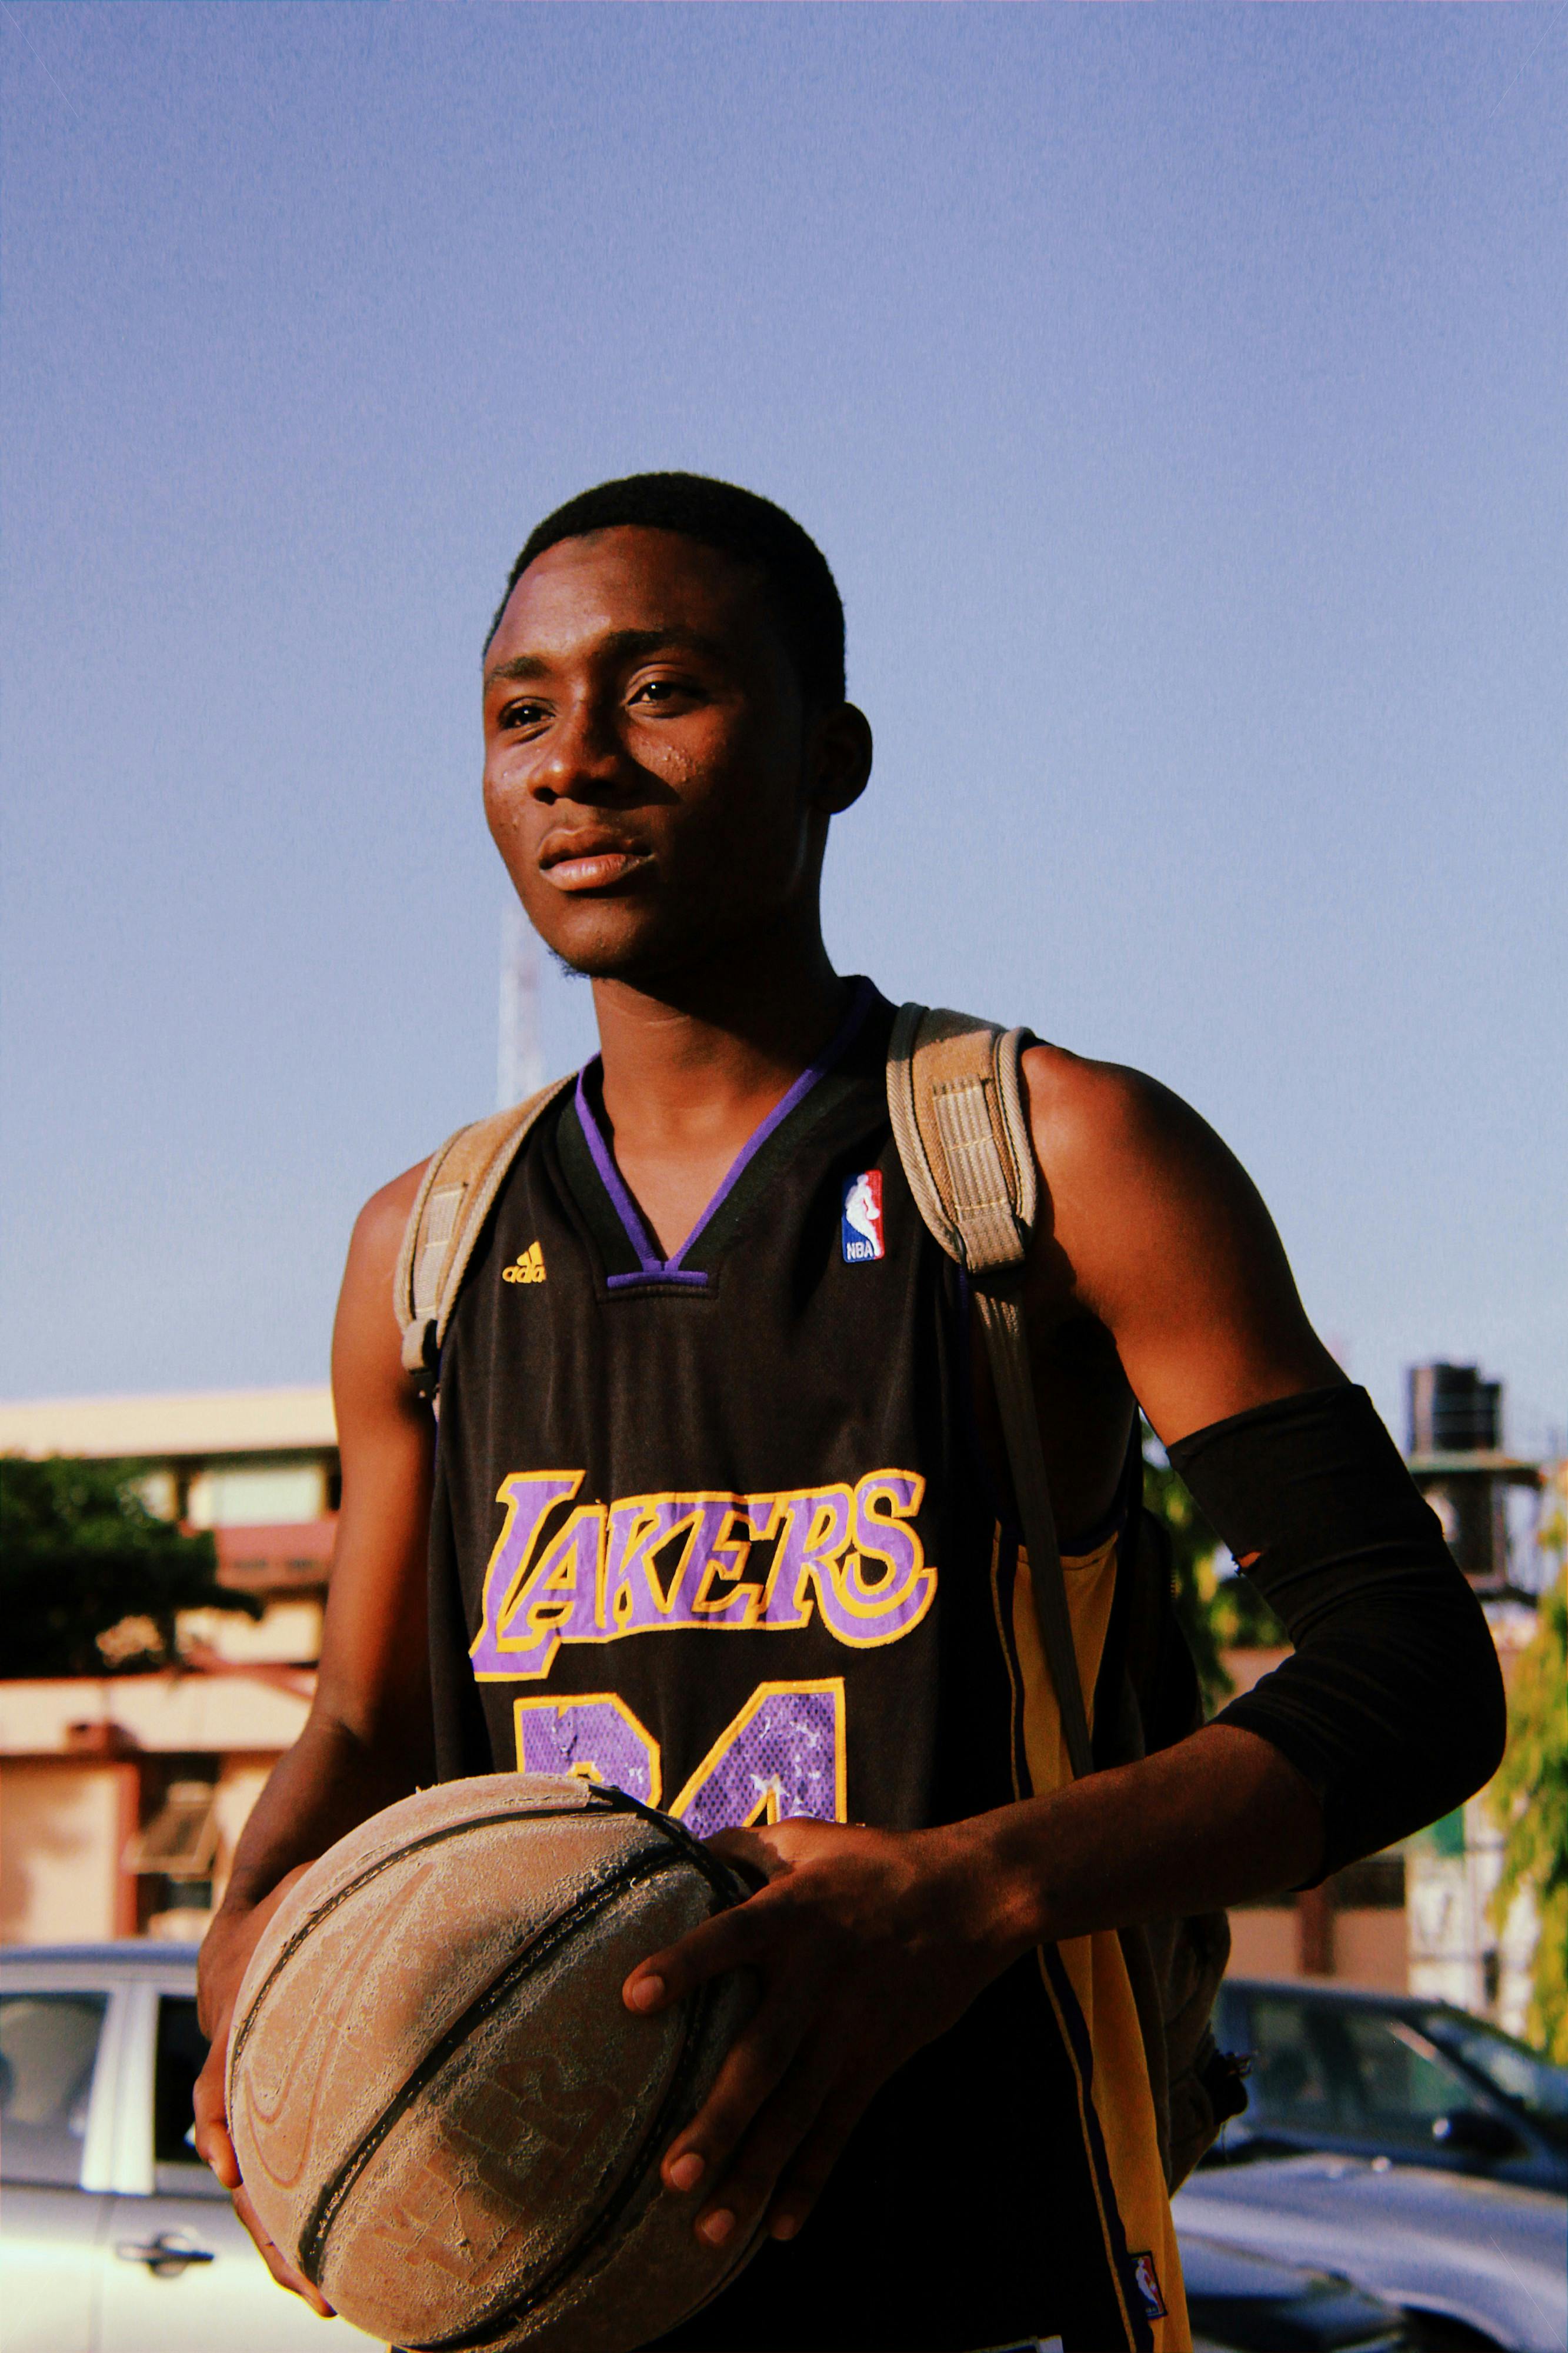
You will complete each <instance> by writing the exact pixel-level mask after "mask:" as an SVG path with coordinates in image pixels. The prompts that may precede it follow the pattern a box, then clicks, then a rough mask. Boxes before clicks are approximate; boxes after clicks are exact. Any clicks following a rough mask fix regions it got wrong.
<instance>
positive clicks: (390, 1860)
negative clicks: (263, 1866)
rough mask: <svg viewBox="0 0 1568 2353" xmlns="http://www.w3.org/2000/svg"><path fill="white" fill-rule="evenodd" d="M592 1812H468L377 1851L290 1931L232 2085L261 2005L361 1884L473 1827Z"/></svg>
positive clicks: (247, 2024) (233, 2062) (258, 1998)
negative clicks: (308, 1940)
mask: <svg viewBox="0 0 1568 2353" xmlns="http://www.w3.org/2000/svg"><path fill="white" fill-rule="evenodd" d="M588 1810H589V1809H588V1808H587V1807H586V1806H584V1807H581V1808H578V1809H575V1810H573V1809H568V1808H566V1807H564V1806H531V1807H526V1808H520V1807H516V1806H509V1807H506V1808H504V1809H503V1810H501V1811H500V1812H499V1813H494V1814H467V1815H465V1816H464V1818H463V1819H462V1820H461V1821H457V1822H444V1823H443V1824H442V1825H441V1827H440V1829H439V1830H434V1831H426V1832H425V1834H424V1836H423V1837H422V1838H416V1839H410V1840H408V1841H406V1842H405V1844H403V1845H400V1846H396V1847H394V1848H392V1849H391V1850H390V1852H387V1853H386V1854H383V1855H378V1856H377V1857H376V1859H375V1861H374V1862H371V1863H367V1864H366V1865H365V1867H364V1869H363V1871H361V1872H359V1873H357V1874H356V1876H355V1877H354V1878H353V1879H350V1880H345V1882H344V1883H343V1884H342V1887H337V1888H334V1889H333V1891H332V1893H331V1894H330V1895H326V1896H323V1897H322V1899H321V1902H320V1903H319V1904H317V1905H314V1906H313V1907H312V1909H311V1910H310V1913H309V1914H308V1915H307V1916H306V1918H305V1919H303V1920H302V1921H301V1922H300V1926H298V1927H297V1928H294V1929H291V1930H290V1931H289V1936H288V1937H287V1939H286V1940H285V1942H284V1945H283V1947H282V1949H281V1951H280V1952H279V1955H278V1957H277V1959H276V1960H275V1961H274V1962H273V1963H272V1966H271V1968H269V1969H268V1972H267V1975H266V1976H265V1977H264V1978H262V1980H261V1983H260V1984H259V1985H258V1987H257V1989H256V1992H255V1995H254V1997H253V1999H252V2000H250V2001H249V2002H248V2003H247V2006H246V2012H245V2016H244V2018H243V2019H242V2020H241V2021H240V2023H239V2027H238V2029H237V2032H236V2033H235V2036H234V2039H233V2041H232V2042H230V2044H229V2052H228V2073H229V2081H230V2084H231V2086H232V2084H233V2079H234V2071H235V2069H236V2067H237V2065H238V2063H239V2056H240V2053H241V2052H242V2051H243V2050H244V2048H245V2046H246V2044H247V2042H248V2041H249V2040H250V2033H251V2029H252V2028H253V2027H254V2025H255V2024H256V2021H257V2019H258V2016H259V2015H260V2012H261V2006H262V2004H263V2002H264V2001H265V2000H266V1998H267V1996H268V1994H269V1993H270V1992H271V1990H272V1988H273V1986H274V1985H275V1984H276V1983H277V1981H278V1978H279V1975H280V1974H281V1972H282V1971H283V1969H284V1968H286V1967H287V1966H288V1964H289V1962H290V1961H291V1960H292V1959H293V1957H294V1956H295V1954H296V1953H297V1952H298V1951H299V1949H300V1946H301V1945H302V1944H303V1943H304V1941H305V1939H306V1937H307V1936H310V1934H311V1933H312V1932H313V1931H314V1930H315V1929H316V1928H318V1927H320V1926H321V1922H322V1921H323V1920H325V1919H328V1918H330V1917H331V1914H332V1913H334V1912H335V1911H336V1910H337V1908H338V1906H339V1905H340V1904H346V1903H347V1902H348V1899H349V1897H350V1896H351V1895H357V1894H359V1892H360V1890H361V1888H363V1887H368V1886H369V1885H370V1883H371V1881H372V1880H373V1879H379V1878H380V1876H381V1874H382V1873H383V1872H384V1871H390V1870H391V1869H392V1868H393V1866H394V1864H395V1863H399V1862H403V1861H404V1859H405V1856H407V1855H411V1854H422V1853H423V1852H425V1850H426V1848H427V1847H432V1846H441V1845H443V1844H444V1843H445V1842H446V1841H447V1839H454V1838H463V1837H465V1836H466V1835H467V1834H468V1831H484V1830H494V1829H495V1828H496V1826H497V1825H498V1824H499V1823H502V1822H545V1821H574V1820H579V1819H580V1818H581V1816H582V1815H583V1814H585V1813H586V1812H588Z"/></svg>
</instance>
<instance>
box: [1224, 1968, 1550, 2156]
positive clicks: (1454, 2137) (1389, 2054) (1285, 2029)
mask: <svg viewBox="0 0 1568 2353" xmlns="http://www.w3.org/2000/svg"><path fill="white" fill-rule="evenodd" d="M1215 2032H1216V2035H1217V2037H1218V2040H1219V2042H1220V2044H1221V2046H1222V2048H1224V2049H1226V2050H1229V2051H1236V2052H1246V2053H1247V2054H1248V2055H1249V2056H1250V2059H1251V2074H1250V2077H1249V2079H1248V2082H1247V2112H1246V2114H1245V2116H1238V2117H1237V2118H1236V2119H1235V2121H1234V2122H1233V2123H1231V2124H1230V2125H1228V2126H1226V2131H1225V2134H1224V2137H1223V2138H1222V2140H1221V2142H1220V2145H1219V2147H1218V2149H1217V2150H1216V2151H1215V2157H1216V2158H1218V2159H1219V2160H1220V2161H1221V2162H1223V2161H1225V2160H1226V2159H1227V2158H1250V2157H1258V2156H1264V2155H1268V2156H1282V2155H1286V2154H1289V2153H1290V2152H1292V2151H1294V2150H1298V2149H1327V2150H1331V2151H1333V2152H1336V2153H1340V2154H1343V2155H1345V2156H1349V2157H1388V2158H1397V2159H1399V2160H1401V2161H1402V2162H1403V2163H1405V2164H1406V2165H1426V2166H1436V2167H1439V2168H1442V2169H1443V2170H1445V2171H1447V2172H1458V2173H1472V2174H1481V2175H1484V2176H1486V2177H1487V2178H1488V2179H1491V2180H1494V2181H1511V2182H1517V2183H1519V2184H1520V2185H1521V2187H1524V2188H1527V2189H1553V2190H1556V2191H1557V2192H1558V2193H1559V2194H1563V2193H1564V2192H1568V2068H1563V2067H1554V2066H1553V2065H1552V2063H1550V2061H1548V2060H1545V2059H1542V2056H1541V2055H1540V2053H1539V2052H1535V2051H1531V2050H1530V2049H1528V2048H1527V2046H1526V2045H1525V2044H1524V2043H1522V2042H1515V2040H1514V2038H1513V2037H1512V2035H1510V2034H1504V2033H1503V2032H1502V2031H1501V2029H1500V2027H1496V2026H1492V2025H1489V2023H1488V2021H1486V2020H1485V2019H1481V2018H1473V2017H1471V2015H1470V2013H1469V2012H1468V2010H1455V2009H1453V2008H1452V2007H1451V2006H1450V2005H1449V2004H1448V2003H1447V2002H1443V2001H1431V2000H1423V1999H1422V1997H1421V1996H1420V1995H1418V1994H1381V1993H1359V1992H1356V1991H1354V1990H1353V1989H1350V1988H1348V1987H1343V1986H1337V1985H1312V1984H1302V1983H1300V1982H1295V1981H1286V1982H1284V1983H1273V1984H1271V1983H1268V1982H1265V1981H1262V1980H1258V1979H1254V1978H1226V1982H1225V1985H1224V1986H1223V1988H1222V1989H1221V1992H1220V1999H1219V2005H1218V2015H1217V2017H1216V2019H1215Z"/></svg>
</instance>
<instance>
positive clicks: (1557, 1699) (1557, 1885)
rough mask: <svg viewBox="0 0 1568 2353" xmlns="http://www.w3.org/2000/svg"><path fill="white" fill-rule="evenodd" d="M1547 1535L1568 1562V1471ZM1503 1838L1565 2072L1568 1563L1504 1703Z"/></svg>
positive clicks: (1503, 1907) (1534, 2001)
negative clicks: (1537, 1930) (1523, 1896)
mask: <svg viewBox="0 0 1568 2353" xmlns="http://www.w3.org/2000/svg"><path fill="white" fill-rule="evenodd" d="M1558 1487H1559V1501H1558V1504H1557V1509H1556V1512H1555V1514H1553V1516H1552V1519H1551V1520H1549V1521H1548V1524H1547V1525H1546V1527H1545V1528H1544V1529H1543V1530H1542V1549H1543V1550H1544V1551H1546V1552H1548V1553H1549V1554H1550V1553H1552V1552H1555V1553H1556V1554H1557V1555H1558V1556H1559V1557H1560V1558H1562V1557H1563V1555H1564V1554H1568V1472H1560V1473H1559V1479H1558ZM1488 1798H1489V1802H1490V1805H1491V1808H1492V1810H1493V1812H1494V1814H1495V1815H1496V1817H1497V1820H1498V1821H1499V1823H1500V1826H1501V1829H1502V1832H1503V1862H1502V1877H1501V1879H1500V1881H1499V1883H1498V1888H1497V1893H1496V1894H1495V1895H1494V1896H1493V1898H1492V1917H1493V1919H1494V1920H1495V1921H1496V1923H1497V1925H1498V1926H1499V1927H1501V1926H1502V1924H1503V1922H1504V1920H1505V1919H1506V1918H1507V1915H1508V1911H1509V1907H1510V1905H1511V1904H1512V1902H1513V1899H1514V1897H1515V1896H1516V1895H1517V1894H1519V1893H1520V1892H1521V1889H1524V1888H1528V1889H1529V1890H1530V1892H1531V1894H1532V1895H1533V1896H1534V1898H1535V1908H1536V1913H1537V1915H1538V1916H1539V1919H1540V1922H1541V1935H1540V1938H1539V1941H1538V1943H1537V1945H1536V1947H1535V1962H1534V1969H1533V1978H1534V1985H1533V1990H1532V1992H1531V2003H1530V2017H1529V2032H1530V2036H1531V2041H1532V2042H1536V2043H1538V2044H1539V2045H1540V2047H1541V2048H1542V2050H1543V2051H1544V2052H1546V2053H1547V2054H1548V2056H1549V2057H1551V2058H1552V2059H1555V2060H1556V2061H1557V2062H1558V2063H1559V2064H1562V2065H1568V1562H1565V1563H1564V1566H1563V1567H1562V1568H1560V1569H1559V1571H1558V1575H1557V1581H1556V1583H1555V1585H1553V1586H1552V1589H1551V1591H1550V1592H1549V1593H1544V1594H1542V1598H1541V1614H1540V1622H1539V1624H1538V1625H1537V1628H1536V1631H1535V1636H1534V1639H1533V1641H1531V1644H1530V1647H1529V1648H1528V1650H1526V1651H1524V1652H1523V1653H1522V1654H1521V1658H1520V1661H1519V1665H1518V1668H1517V1670H1516V1671H1515V1673H1514V1678H1513V1688H1512V1690H1511V1691H1510V1694H1509V1703H1508V1750H1507V1754H1506V1755H1505V1756H1504V1757H1503V1760H1502V1765H1501V1767H1500V1770H1499V1772H1498V1775H1497V1778H1496V1779H1495V1780H1494V1781H1493V1783H1492V1785H1491V1788H1490V1789H1489V1792H1488Z"/></svg>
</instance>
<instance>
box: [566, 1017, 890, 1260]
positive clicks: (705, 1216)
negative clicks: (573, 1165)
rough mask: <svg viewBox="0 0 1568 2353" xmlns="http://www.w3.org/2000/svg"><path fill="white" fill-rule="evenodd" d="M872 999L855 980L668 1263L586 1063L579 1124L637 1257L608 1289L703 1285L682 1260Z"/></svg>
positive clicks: (580, 1079)
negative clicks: (608, 1129) (816, 1046)
mask: <svg viewBox="0 0 1568 2353" xmlns="http://www.w3.org/2000/svg"><path fill="white" fill-rule="evenodd" d="M876 995H877V992H876V989H875V988H874V987H873V986H872V984H871V983H870V981H868V980H865V979H861V980H858V981H857V982H856V984H855V995H854V997H853V998H852V999H851V1001H850V1006H849V1010H848V1012H847V1014H846V1015H845V1017H844V1019H843V1021H842V1022H841V1023H840V1024H839V1027H838V1029H837V1031H836V1033H835V1035H834V1036H833V1038H832V1039H830V1040H829V1042H828V1043H827V1045H826V1047H824V1049H823V1050H822V1052H821V1054H820V1055H819V1056H818V1057H817V1059H816V1061H815V1062H813V1064H812V1066H811V1068H810V1069H809V1070H808V1071H802V1072H801V1074H800V1076H799V1078H798V1079H796V1081H795V1084H794V1086H793V1087H791V1089H790V1091H789V1092H788V1093H787V1094H786V1095H785V1096H784V1098H783V1100H782V1102H780V1103H775V1104H774V1105H773V1110H772V1111H771V1112H769V1113H768V1115H767V1117H766V1119H764V1120H763V1123H762V1124H761V1126H760V1127H758V1128H756V1129H755V1130H754V1131H753V1132H752V1134H751V1135H750V1136H749V1137H748V1139H747V1141H746V1142H745V1143H744V1144H743V1145H742V1147H741V1149H740V1151H739V1152H738V1153H737V1154H736V1155H735V1158H734V1160H733V1161H732V1162H731V1167H730V1173H729V1175H728V1176H726V1177H725V1179H724V1181H723V1183H722V1184H721V1186H720V1187H719V1190H718V1191H717V1192H716V1193H715V1194H714V1196H713V1198H712V1199H711V1200H710V1202H709V1204H708V1207H707V1208H705V1209H704V1210H703V1212H702V1215H701V1216H700V1218H699V1219H698V1220H697V1223H696V1224H695V1225H694V1226H693V1227H692V1229H691V1231H690V1232H689V1234H688V1235H687V1237H686V1240H684V1241H683V1242H682V1243H681V1245H680V1248H679V1250H677V1251H676V1253H675V1256H674V1257H673V1258H670V1259H663V1258H660V1257H659V1255H658V1245H657V1244H656V1242H655V1241H654V1239H653V1237H652V1235H651V1234H650V1233H649V1232H648V1229H647V1227H646V1226H645V1225H644V1223H643V1221H642V1216H641V1213H640V1212H639V1210H638V1208H637V1203H636V1202H635V1201H634V1200H633V1198H632V1197H631V1195H630V1193H629V1192H628V1191H627V1190H626V1180H625V1179H624V1177H623V1176H622V1175H621V1172H620V1170H619V1169H618V1168H617V1167H616V1155H615V1154H614V1153H613V1152H612V1151H611V1149H610V1146H609V1143H608V1140H607V1139H606V1137H605V1131H604V1129H603V1128H602V1127H601V1126H600V1124H599V1123H598V1120H597V1119H596V1117H595V1113H594V1106H593V1104H592V1103H590V1102H589V1100H588V1090H587V1087H586V1085H585V1084H584V1082H585V1080H586V1078H587V1075H588V1072H589V1071H591V1070H592V1069H593V1067H594V1064H593V1062H587V1063H584V1067H583V1069H582V1070H580V1071H578V1073H577V1095H576V1103H577V1118H578V1123H579V1124H580V1125H581V1127H582V1130H583V1134H584V1140H585V1142H586V1144H587V1146H588V1150H589V1152H590V1154H591V1155H592V1156H593V1162H594V1166H595V1168H596V1169H597V1170H598V1172H599V1177H600V1181H601V1183H602V1184H603V1186H604V1187H605V1192H606V1193H607V1194H608V1195H609V1197H610V1199H611V1201H612V1202H613V1203H614V1205H615V1210H616V1216H617V1217H618V1218H619V1219H620V1221H621V1224H622V1225H623V1226H624V1227H625V1229H626V1240H628V1241H629V1242H630V1244H631V1246H632V1248H633V1250H636V1252H637V1270H638V1271H637V1273H636V1274H611V1275H606V1276H605V1283H606V1285H607V1287H608V1288H609V1289H610V1290H612V1291H624V1290H625V1289H626V1285H627V1284H628V1283H636V1282H681V1283H686V1284H689V1286H690V1287H691V1288H692V1289H693V1290H696V1289H700V1287H701V1286H703V1285H704V1284H706V1282H707V1281H708V1277H707V1276H706V1275H705V1274H702V1273H700V1272H697V1271H694V1270H693V1269H691V1268H689V1267H686V1266H683V1265H682V1264H681V1261H682V1260H683V1259H684V1258H685V1256H686V1253H687V1252H688V1250H691V1249H693V1248H694V1247H695V1245H696V1244H697V1242H698V1241H699V1240H700V1238H701V1236H702V1235H703V1234H704V1233H705V1232H706V1230H707V1229H708V1228H709V1226H710V1225H711V1223H712V1221H713V1219H714V1218H715V1217H716V1216H717V1215H718V1212H719V1210H720V1209H721V1208H722V1207H723V1205H724V1203H725V1202H726V1201H727V1200H728V1199H729V1198H730V1195H731V1193H732V1192H733V1191H734V1189H735V1187H736V1186H737V1185H738V1184H739V1183H740V1181H741V1178H742V1176H743V1175H744V1173H745V1171H746V1170H747V1168H748V1167H749V1166H751V1164H752V1161H753V1160H754V1159H755V1158H756V1155H757V1154H758V1153H759V1152H760V1151H761V1150H762V1148H763V1145H764V1144H765V1143H766V1142H767V1140H768V1138H769V1136H770V1135H773V1134H775V1133H776V1131H777V1130H778V1129H779V1128H780V1127H782V1126H783V1124H784V1121H785V1120H786V1119H787V1118H788V1117H789V1115H790V1113H791V1112H792V1111H794V1110H795V1109H796V1107H797V1106H798V1105H799V1104H801V1103H804V1102H805V1098H806V1096H807V1095H808V1094H809V1093H810V1092H811V1091H812V1089H813V1087H814V1086H815V1085H816V1082H817V1081H818V1079H820V1078H824V1077H826V1073H827V1072H828V1071H830V1070H831V1069H832V1068H833V1065H834V1064H835V1062H837V1060H839V1059H840V1057H841V1056H842V1055H843V1054H845V1053H846V1052H847V1050H848V1049H849V1047H850V1046H851V1045H853V1043H854V1041H855V1038H856V1035H857V1033H858V1030H859V1028H860V1025H861V1023H862V1022H863V1021H864V1020H865V1018H866V1016H867V1014H868V1012H869V1011H870V1009H871V1007H872V1004H873V1003H874V1002H875V999H876ZM596 1060H598V1057H597V1056H596V1055H595V1061H596Z"/></svg>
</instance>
